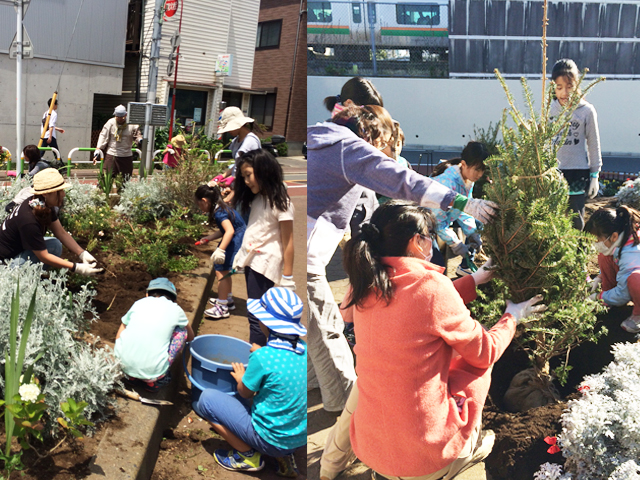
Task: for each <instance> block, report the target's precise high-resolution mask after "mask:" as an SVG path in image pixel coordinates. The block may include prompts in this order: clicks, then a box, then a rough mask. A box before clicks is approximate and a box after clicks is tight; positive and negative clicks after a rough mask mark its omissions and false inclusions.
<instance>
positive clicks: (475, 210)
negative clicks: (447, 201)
mask: <svg viewBox="0 0 640 480" xmlns="http://www.w3.org/2000/svg"><path fill="white" fill-rule="evenodd" d="M456 198H457V197H456ZM453 205H454V207H455V206H456V202H455V201H454V202H453ZM497 209H498V204H497V203H494V202H490V201H489V200H480V199H479V198H469V199H467V202H466V205H464V208H463V211H465V212H466V213H468V214H469V215H471V216H472V217H473V218H475V219H477V220H480V221H481V222H482V223H489V222H490V221H491V219H492V217H493V216H494V215H495V214H496V210H497Z"/></svg>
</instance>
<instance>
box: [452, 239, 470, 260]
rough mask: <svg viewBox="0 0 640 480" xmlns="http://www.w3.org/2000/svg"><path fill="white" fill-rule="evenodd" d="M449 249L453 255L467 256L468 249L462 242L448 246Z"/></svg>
mask: <svg viewBox="0 0 640 480" xmlns="http://www.w3.org/2000/svg"><path fill="white" fill-rule="evenodd" d="M449 248H450V249H451V251H452V252H453V253H454V254H455V255H460V256H461V257H466V256H467V255H468V254H469V247H467V246H466V245H465V244H464V243H462V242H458V243H454V244H453V245H449Z"/></svg>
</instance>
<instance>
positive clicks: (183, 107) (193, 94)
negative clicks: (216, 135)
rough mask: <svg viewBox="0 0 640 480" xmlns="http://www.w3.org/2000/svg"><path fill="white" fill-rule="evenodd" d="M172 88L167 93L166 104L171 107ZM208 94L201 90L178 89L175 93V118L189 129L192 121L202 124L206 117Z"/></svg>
mask: <svg viewBox="0 0 640 480" xmlns="http://www.w3.org/2000/svg"><path fill="white" fill-rule="evenodd" d="M172 97H173V89H171V91H170V93H169V100H168V103H167V104H168V105H169V107H171V101H172ZM207 98H208V94H207V92H206V91H203V90H183V89H180V88H179V89H178V92H177V93H176V110H175V119H176V121H178V122H180V124H181V125H183V126H184V127H188V130H187V131H190V130H191V126H192V125H193V123H195V124H196V125H204V124H205V123H206V119H207Z"/></svg>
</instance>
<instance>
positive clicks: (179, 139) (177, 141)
mask: <svg viewBox="0 0 640 480" xmlns="http://www.w3.org/2000/svg"><path fill="white" fill-rule="evenodd" d="M186 142H187V140H186V139H185V138H184V135H176V136H175V137H173V138H172V139H171V144H172V145H174V146H176V147H182V146H183V145H184V144H185V143H186Z"/></svg>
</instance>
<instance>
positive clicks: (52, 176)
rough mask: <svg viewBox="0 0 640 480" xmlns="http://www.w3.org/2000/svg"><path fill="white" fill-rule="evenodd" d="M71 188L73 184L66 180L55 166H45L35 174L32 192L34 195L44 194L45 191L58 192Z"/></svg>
mask: <svg viewBox="0 0 640 480" xmlns="http://www.w3.org/2000/svg"><path fill="white" fill-rule="evenodd" d="M67 188H71V184H70V183H67V182H65V181H64V177H63V176H62V175H60V172H58V170H56V169H55V168H45V169H44V170H40V171H39V172H38V173H36V174H35V175H34V176H33V187H32V188H31V193H33V194H34V195H44V194H45V193H51V192H57V191H58V190H65V189H67Z"/></svg>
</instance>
